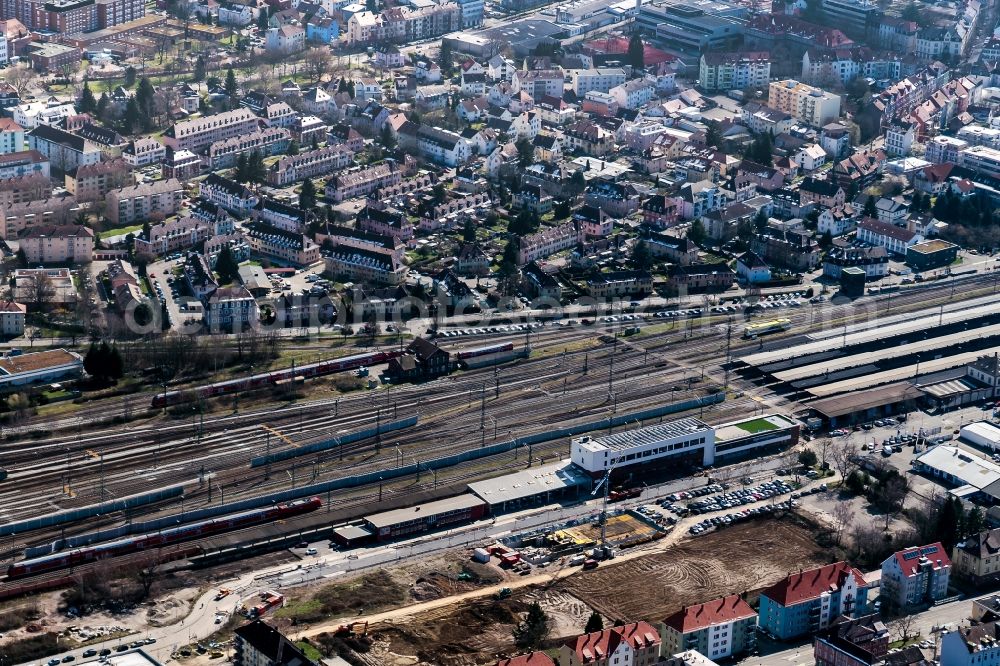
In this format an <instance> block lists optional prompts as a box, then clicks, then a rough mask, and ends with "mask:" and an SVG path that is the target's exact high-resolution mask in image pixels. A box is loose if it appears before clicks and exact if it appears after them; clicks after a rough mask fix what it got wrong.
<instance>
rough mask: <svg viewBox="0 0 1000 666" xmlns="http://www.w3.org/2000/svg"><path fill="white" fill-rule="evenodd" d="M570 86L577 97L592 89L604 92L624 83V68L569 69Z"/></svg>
mask: <svg viewBox="0 0 1000 666" xmlns="http://www.w3.org/2000/svg"><path fill="white" fill-rule="evenodd" d="M569 77H570V86H571V87H572V88H573V92H574V93H576V96H577V97H583V96H584V95H586V94H587V93H589V92H590V91H592V90H596V91H597V92H602V93H606V92H608V91H609V90H611V89H612V88H614V87H616V86H620V85H621V84H623V83H625V79H626V77H625V70H624V69H621V68H620V67H606V68H605V67H602V68H598V69H571V70H569Z"/></svg>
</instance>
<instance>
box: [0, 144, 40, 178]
mask: <svg viewBox="0 0 1000 666" xmlns="http://www.w3.org/2000/svg"><path fill="white" fill-rule="evenodd" d="M49 175H50V173H49V160H48V158H47V157H45V156H44V155H42V154H41V153H40V152H38V151H37V150H25V151H22V152H20V153H10V154H9V155H0V179H3V180H7V179H10V178H20V177H22V176H43V177H45V178H48V177H49Z"/></svg>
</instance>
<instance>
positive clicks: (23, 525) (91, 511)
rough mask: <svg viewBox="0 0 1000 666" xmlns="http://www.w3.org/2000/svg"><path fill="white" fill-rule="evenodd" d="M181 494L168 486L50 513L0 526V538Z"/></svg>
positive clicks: (123, 509) (175, 488)
mask: <svg viewBox="0 0 1000 666" xmlns="http://www.w3.org/2000/svg"><path fill="white" fill-rule="evenodd" d="M183 492H184V486H170V487H169V488H161V489H160V490H154V491H153V492H151V493H143V494H142V495H132V496H131V497H122V498H121V499H116V500H111V501H110V502H103V503H101V504H92V505H91V506H84V507H80V508H79V509H70V510H68V511H60V512H58V513H51V514H48V515H46V516H39V517H38V518H31V519H29V520H22V521H19V522H16V523H7V524H6V525H0V536H9V535H11V534H23V533H24V532H31V531H32V530H40V529H43V528H45V527H54V526H56V525H62V524H64V523H72V522H76V521H78V520H83V519H85V518H92V517H94V516H103V515H105V514H108V513H114V512H116V511H126V510H128V509H132V508H135V507H137V506H143V505H146V504H153V503H155V502H162V501H163V500H166V499H171V498H173V497H177V496H179V495H181V494H183Z"/></svg>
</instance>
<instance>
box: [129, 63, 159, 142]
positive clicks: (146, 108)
mask: <svg viewBox="0 0 1000 666" xmlns="http://www.w3.org/2000/svg"><path fill="white" fill-rule="evenodd" d="M155 96H156V91H155V90H154V89H153V84H152V83H150V82H149V79H147V78H146V77H145V76H144V77H142V79H140V80H139V87H138V88H137V89H136V91H135V97H134V99H135V103H136V106H137V107H138V108H139V119H140V124H141V125H142V128H143V131H147V132H148V131H149V130H150V127H151V125H152V118H153V117H154V116H155V115H156V108H155V102H154V97H155Z"/></svg>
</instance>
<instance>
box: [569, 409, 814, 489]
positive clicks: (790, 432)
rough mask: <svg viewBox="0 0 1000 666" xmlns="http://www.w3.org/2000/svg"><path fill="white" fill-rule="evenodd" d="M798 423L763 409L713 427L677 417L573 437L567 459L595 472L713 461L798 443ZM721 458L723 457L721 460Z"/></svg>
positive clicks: (601, 474) (599, 473)
mask: <svg viewBox="0 0 1000 666" xmlns="http://www.w3.org/2000/svg"><path fill="white" fill-rule="evenodd" d="M798 438H799V424H798V423H796V422H795V421H793V420H791V419H789V418H787V417H785V416H781V415H780V414H765V415H762V416H754V417H751V418H747V419H741V420H739V421H731V422H729V423H723V424H721V425H718V426H710V425H708V424H707V423H704V422H703V421H700V420H699V419H696V418H690V417H689V418H682V419H677V420H675V421H669V422H667V423H661V424H657V425H654V426H648V427H645V428H636V429H634V430H626V431H622V432H619V433H615V434H613V435H607V436H604V437H590V436H584V437H577V438H575V439H573V440H572V441H571V442H570V459H571V460H572V461H573V462H574V463H575V464H576V465H578V466H579V467H581V468H583V469H584V470H586V471H587V472H588V473H590V474H591V475H592V476H594V477H600V476H603V475H604V473H605V472H607V471H608V469H611V468H612V467H613V468H615V470H616V472H617V471H618V470H623V471H624V470H626V469H628V468H630V467H633V466H635V465H639V464H641V465H643V467H644V471H648V470H649V468H650V466H653V467H656V466H660V467H662V466H664V465H677V466H680V465H695V466H697V465H703V466H708V465H714V464H715V463H716V462H729V461H730V460H733V459H735V458H738V457H740V456H741V455H746V454H748V453H751V452H759V451H761V450H765V449H771V448H785V447H788V446H792V445H794V444H796V443H798ZM721 458H725V460H724V461H720V459H721Z"/></svg>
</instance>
